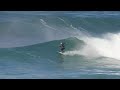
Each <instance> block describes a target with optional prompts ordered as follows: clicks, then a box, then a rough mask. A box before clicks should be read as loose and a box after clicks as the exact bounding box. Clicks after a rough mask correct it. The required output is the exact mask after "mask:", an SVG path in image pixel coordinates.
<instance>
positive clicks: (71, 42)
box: [0, 11, 120, 79]
mask: <svg viewBox="0 0 120 90" xmlns="http://www.w3.org/2000/svg"><path fill="white" fill-rule="evenodd" d="M60 42H65V47H66V48H65V52H64V53H62V54H59V53H58V52H59V49H60V48H59V44H60ZM0 79H120V12H119V11H0Z"/></svg>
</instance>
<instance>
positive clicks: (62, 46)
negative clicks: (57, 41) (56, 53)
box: [60, 44, 65, 52]
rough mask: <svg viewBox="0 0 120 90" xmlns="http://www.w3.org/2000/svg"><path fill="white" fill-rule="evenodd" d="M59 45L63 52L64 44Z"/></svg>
mask: <svg viewBox="0 0 120 90" xmlns="http://www.w3.org/2000/svg"><path fill="white" fill-rule="evenodd" d="M60 47H61V49H60V50H61V52H64V49H65V46H64V44H62V45H60Z"/></svg>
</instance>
